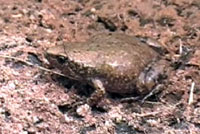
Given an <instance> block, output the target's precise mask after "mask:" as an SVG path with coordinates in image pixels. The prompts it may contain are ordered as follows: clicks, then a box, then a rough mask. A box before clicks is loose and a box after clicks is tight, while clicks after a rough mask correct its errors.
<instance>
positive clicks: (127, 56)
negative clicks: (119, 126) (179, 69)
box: [46, 33, 163, 94]
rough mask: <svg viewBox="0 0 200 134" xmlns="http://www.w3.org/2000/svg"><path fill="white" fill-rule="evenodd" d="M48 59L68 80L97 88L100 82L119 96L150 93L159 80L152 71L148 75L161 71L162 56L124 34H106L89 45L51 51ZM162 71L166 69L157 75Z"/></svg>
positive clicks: (84, 43)
mask: <svg viewBox="0 0 200 134" xmlns="http://www.w3.org/2000/svg"><path fill="white" fill-rule="evenodd" d="M46 57H47V59H48V60H49V62H50V63H51V64H52V65H53V66H55V67H56V68H59V69H60V70H61V71H62V73H63V74H65V75H66V76H67V77H69V78H71V79H76V80H78V81H81V82H87V83H89V84H91V85H93V86H94V85H95V84H96V83H94V81H95V80H98V82H101V83H102V85H103V87H104V88H105V90H106V91H108V92H114V93H119V94H126V93H132V92H137V93H141V94H145V93H147V92H149V91H150V90H151V88H152V87H153V86H154V85H155V84H156V83H155V80H154V79H156V78H157V76H154V74H153V75H151V74H152V71H150V72H151V73H150V74H148V75H147V76H148V78H146V73H148V72H149V70H150V68H159V67H158V66H157V65H156V61H157V60H158V59H159V54H158V53H157V52H156V51H155V50H154V49H152V48H151V47H149V46H148V45H147V44H145V43H142V42H141V41H140V40H139V39H138V38H136V37H133V36H129V35H125V34H120V33H102V34H98V35H95V36H93V37H92V38H91V39H89V40H88V41H86V42H75V43H65V44H63V45H57V46H55V47H53V48H50V49H48V50H47V54H46ZM151 66H155V67H151ZM154 70H155V69H154ZM158 70H159V69H158ZM162 71H163V67H161V68H160V70H159V72H156V73H155V75H157V74H159V73H160V72H162ZM151 76H153V77H151ZM148 84H149V85H148ZM96 85H97V84H96ZM94 87H95V88H96V86H94Z"/></svg>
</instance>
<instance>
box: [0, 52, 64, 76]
mask: <svg viewBox="0 0 200 134" xmlns="http://www.w3.org/2000/svg"><path fill="white" fill-rule="evenodd" d="M0 57H1V58H7V59H12V60H15V61H20V62H22V63H25V64H26V65H29V66H33V67H36V68H38V69H40V70H43V71H46V72H50V73H54V74H57V75H60V76H63V77H66V75H64V74H61V73H59V72H55V71H52V70H50V69H47V68H45V67H42V66H38V65H34V64H32V63H31V62H28V61H25V60H23V59H20V58H16V57H13V56H7V55H1V54H0Z"/></svg>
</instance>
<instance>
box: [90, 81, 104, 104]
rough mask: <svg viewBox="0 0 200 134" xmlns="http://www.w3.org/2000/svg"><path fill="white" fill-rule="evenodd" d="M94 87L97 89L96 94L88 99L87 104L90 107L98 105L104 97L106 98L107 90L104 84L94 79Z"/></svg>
mask: <svg viewBox="0 0 200 134" xmlns="http://www.w3.org/2000/svg"><path fill="white" fill-rule="evenodd" d="M92 84H93V87H94V88H95V89H96V90H95V91H94V93H92V95H91V96H90V98H88V99H87V103H88V104H89V105H90V106H94V105H96V104H97V103H98V102H99V101H100V100H101V99H102V98H103V97H104V96H105V93H106V91H105V88H104V86H103V83H102V82H101V80H99V79H92Z"/></svg>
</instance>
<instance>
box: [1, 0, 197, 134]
mask: <svg viewBox="0 0 200 134" xmlns="http://www.w3.org/2000/svg"><path fill="white" fill-rule="evenodd" d="M0 5H1V6H0V134H161V133H162V134H198V133H200V60H199V59H200V49H199V46H200V21H199V20H200V1H199V0H132V1H130V0H28V1H26V0H17V1H16V0H6V1H3V0H1V1H0ZM101 32H122V33H126V34H129V35H135V36H147V37H152V38H154V39H156V40H158V41H159V42H161V44H162V45H163V46H165V47H166V48H167V49H168V50H169V52H170V54H171V57H172V60H176V59H177V58H178V57H179V50H180V46H183V51H184V50H185V49H186V48H187V49H190V50H191V51H192V52H191V53H190V54H189V55H187V56H186V57H185V59H184V60H182V61H181V62H180V63H178V64H177V67H176V69H174V70H173V71H172V72H171V73H170V74H168V78H169V82H168V83H167V85H166V88H165V89H164V90H163V91H161V92H160V93H157V94H156V95H154V96H152V97H151V98H149V99H148V100H147V101H146V102H145V103H144V104H143V105H141V103H139V102H138V101H135V102H124V103H122V102H120V98H118V97H111V96H109V95H108V97H106V98H105V99H104V100H103V101H102V102H101V104H100V105H101V106H102V107H100V108H91V107H90V106H88V105H82V106H79V107H78V108H77V111H75V112H73V110H72V109H71V107H70V105H71V104H73V103H74V102H76V101H77V100H78V99H77V98H81V99H84V98H86V97H87V95H84V94H83V93H82V92H84V91H86V90H87V87H82V91H81V92H80V91H77V90H76V89H75V88H74V85H73V82H71V81H70V80H64V79H63V78H54V77H52V74H51V73H49V72H47V71H44V70H41V69H39V68H37V67H35V66H38V65H39V66H43V67H48V66H46V64H47V60H46V59H45V58H44V52H45V50H46V49H47V48H49V47H52V46H55V45H56V44H57V43H58V42H62V41H68V42H75V41H85V40H86V39H88V38H89V37H91V36H92V35H95V34H97V33H101ZM6 56H7V57H6ZM29 63H31V64H32V65H34V66H32V65H30V64H29ZM61 81H62V82H61ZM63 81H64V82H63ZM62 83H64V84H62ZM192 86H194V91H193V95H192V97H193V100H192V101H191V102H190V103H189V98H191V97H190V92H191V89H192V88H191V87H192ZM104 107H105V108H104Z"/></svg>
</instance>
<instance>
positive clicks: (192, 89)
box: [188, 82, 195, 105]
mask: <svg viewBox="0 0 200 134" xmlns="http://www.w3.org/2000/svg"><path fill="white" fill-rule="evenodd" d="M194 86H195V83H194V82H192V85H191V88H190V96H189V101H188V104H189V105H191V104H192V103H193V101H194Z"/></svg>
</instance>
